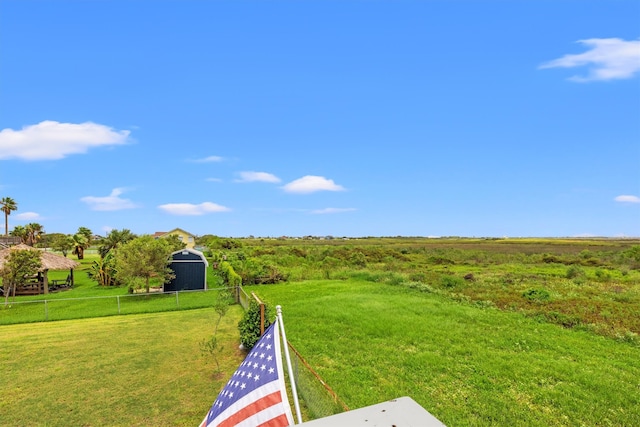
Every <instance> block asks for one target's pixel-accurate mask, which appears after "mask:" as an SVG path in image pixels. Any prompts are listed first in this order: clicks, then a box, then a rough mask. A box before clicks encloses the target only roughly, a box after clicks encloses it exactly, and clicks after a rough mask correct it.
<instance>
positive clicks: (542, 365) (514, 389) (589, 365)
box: [252, 281, 640, 426]
mask: <svg viewBox="0 0 640 427" xmlns="http://www.w3.org/2000/svg"><path fill="white" fill-rule="evenodd" d="M252 290H253V291H255V292H257V293H258V295H260V296H261V297H262V298H264V299H265V300H267V301H269V302H271V303H272V304H281V305H282V306H283V311H284V313H285V323H286V325H287V337H288V338H289V340H290V341H291V342H292V343H293V344H294V345H295V346H296V347H297V348H298V350H300V351H301V352H302V354H303V355H305V357H306V358H307V360H308V361H309V363H311V365H312V366H314V368H315V369H316V370H317V371H318V373H319V374H320V375H321V376H322V377H323V378H324V379H325V380H326V381H327V383H328V384H330V385H331V386H332V387H333V389H334V390H335V391H336V392H337V393H338V395H339V396H341V398H342V399H344V400H345V402H346V403H347V405H349V407H351V408H357V407H362V406H366V405H371V404H375V403H378V402H381V401H385V400H388V399H392V398H396V397H400V396H410V397H412V398H413V399H415V400H416V401H417V402H418V403H420V404H421V405H422V406H424V407H425V408H426V409H427V410H429V411H430V412H431V413H432V414H434V415H435V416H436V417H438V418H439V419H440V420H441V421H443V422H444V423H445V424H447V425H449V426H480V425H481V426H505V425H509V426H583V425H584V426H591V425H594V426H595V425H603V426H635V425H640V379H639V378H640V351H639V350H638V348H637V347H636V346H634V345H631V344H627V343H622V342H616V341H614V340H611V339H608V338H604V337H601V336H596V335H593V334H591V333H588V332H585V331H575V330H568V329H564V328H562V327H559V326H556V325H552V324H549V323H546V322H542V323H541V322H538V321H536V320H535V319H531V318H527V317H523V316H522V315H520V314H518V313H509V312H502V311H500V310H497V309H495V308H484V309H483V308H479V307H474V306H469V305H466V306H465V305H461V304H457V303H455V302H452V301H451V300H449V299H447V298H443V297H442V296H440V295H434V294H432V293H425V292H421V291H419V290H416V289H409V288H406V287H399V286H391V285H380V284H375V283H370V282H362V281H309V282H303V283H292V284H284V285H270V286H260V287H254V288H253V289H252Z"/></svg>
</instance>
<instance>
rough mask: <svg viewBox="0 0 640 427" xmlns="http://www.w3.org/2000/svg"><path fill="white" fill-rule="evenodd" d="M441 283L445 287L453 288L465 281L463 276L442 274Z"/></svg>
mask: <svg viewBox="0 0 640 427" xmlns="http://www.w3.org/2000/svg"><path fill="white" fill-rule="evenodd" d="M440 284H441V285H442V287H443V288H446V289H452V288H455V287H458V286H460V285H464V284H465V281H464V279H463V278H462V277H457V276H442V279H440Z"/></svg>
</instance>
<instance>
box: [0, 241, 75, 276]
mask: <svg viewBox="0 0 640 427" xmlns="http://www.w3.org/2000/svg"><path fill="white" fill-rule="evenodd" d="M20 250H22V251H24V250H29V251H38V252H40V261H41V262H42V270H67V269H72V268H77V267H80V263H79V262H77V261H74V260H72V259H69V258H66V257H63V256H61V255H58V254H54V253H53V252H44V251H41V250H40V249H37V248H34V247H32V246H28V245H25V244H23V243H21V244H19V245H15V246H11V247H10V248H6V249H3V250H1V251H0V268H2V267H3V266H4V263H5V262H6V260H7V257H8V256H9V254H10V253H11V252H10V251H20Z"/></svg>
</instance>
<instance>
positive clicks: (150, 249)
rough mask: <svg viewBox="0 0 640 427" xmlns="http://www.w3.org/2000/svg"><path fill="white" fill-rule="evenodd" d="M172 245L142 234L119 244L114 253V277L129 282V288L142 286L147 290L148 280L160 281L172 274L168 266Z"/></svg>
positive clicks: (167, 279)
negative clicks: (155, 279)
mask: <svg viewBox="0 0 640 427" xmlns="http://www.w3.org/2000/svg"><path fill="white" fill-rule="evenodd" d="M171 252H172V247H171V245H170V243H169V242H167V241H166V240H165V239H154V238H153V237H151V236H142V237H138V238H137V239H134V240H131V241H130V242H128V243H125V244H124V245H122V246H120V247H119V248H118V250H117V252H116V254H115V268H116V279H117V280H118V281H120V282H121V283H127V284H129V290H130V291H131V292H132V291H133V289H134V288H137V287H142V286H144V288H145V290H146V291H147V293H148V292H149V287H150V280H151V279H152V278H158V279H159V280H160V281H161V283H165V282H167V281H169V280H171V279H172V278H173V277H175V276H174V274H173V271H172V270H171V269H170V268H169V255H171Z"/></svg>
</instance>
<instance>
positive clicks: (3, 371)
mask: <svg viewBox="0 0 640 427" xmlns="http://www.w3.org/2000/svg"><path fill="white" fill-rule="evenodd" d="M241 312H242V309H241V308H240V307H239V306H234V307H233V308H232V310H231V311H230V312H229V313H228V315H227V316H226V317H225V318H224V319H223V321H222V323H221V325H220V337H221V339H223V340H224V341H225V342H227V343H228V344H226V345H225V346H224V349H223V352H222V353H221V355H220V361H221V369H222V370H223V371H224V372H227V373H232V372H233V371H234V370H235V369H236V368H237V366H238V365H239V363H240V362H241V360H242V358H243V354H242V353H241V352H240V351H239V350H238V346H237V343H238V338H237V336H238V330H237V322H238V320H239V318H240V315H241ZM215 318H216V314H215V312H214V311H213V309H199V310H189V311H181V312H168V313H153V314H140V315H131V316H119V317H108V318H99V319H82V320H72V321H60V322H48V323H38V324H25V325H8V326H2V327H0V395H1V396H2V398H1V399H0V414H1V415H0V425H3V426H16V427H22V426H25V425H32V426H61V427H62V426H64V427H67V426H151V425H155V426H195V425H198V424H199V423H200V421H202V419H203V418H204V416H205V415H206V413H207V411H208V410H209V408H210V407H211V404H212V403H213V401H214V399H215V397H216V395H217V394H218V391H219V390H220V387H221V386H222V384H223V383H224V382H226V381H227V379H228V378H227V375H228V374H227V375H216V374H215V372H216V365H215V363H214V361H213V359H212V358H211V356H209V357H205V356H204V354H203V353H202V351H201V349H200V343H201V342H202V340H204V339H206V338H209V337H210V336H211V334H212V332H213V323H214V321H215Z"/></svg>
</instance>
